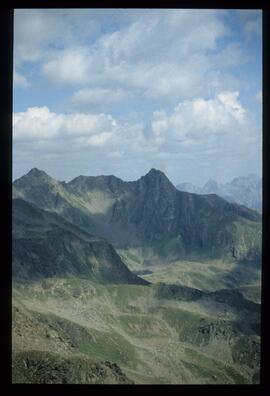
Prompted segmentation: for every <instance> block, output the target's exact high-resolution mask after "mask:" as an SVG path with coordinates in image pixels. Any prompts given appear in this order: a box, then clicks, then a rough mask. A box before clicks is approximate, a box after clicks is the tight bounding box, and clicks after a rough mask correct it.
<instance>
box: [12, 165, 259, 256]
mask: <svg viewBox="0 0 270 396" xmlns="http://www.w3.org/2000/svg"><path fill="white" fill-rule="evenodd" d="M13 193H14V197H21V198H23V199H25V200H27V201H29V202H32V203H34V204H35V205H37V206H39V207H40V208H42V209H46V210H49V211H52V212H56V213H58V214H60V215H62V216H64V217H65V218H66V219H67V220H69V221H70V222H72V223H73V224H76V225H77V226H79V227H82V228H84V229H85V230H87V231H88V232H90V233H91V234H94V235H98V236H101V237H104V238H106V239H107V240H108V241H109V242H110V243H113V244H114V245H115V246H116V247H128V246H141V247H151V248H152V249H154V250H155V252H156V253H157V254H159V255H160V256H163V257H168V256H170V257H200V258H203V257H228V258H231V259H236V260H246V259H249V260H255V259H258V260H259V258H260V236H261V216H260V215H259V214H258V213H257V212H255V211H253V210H250V209H247V208H245V207H243V206H239V205H236V204H232V203H229V202H227V201H225V200H224V199H222V198H220V197H219V196H217V195H214V194H209V195H198V194H191V193H187V192H182V191H178V190H177V189H176V188H175V187H174V186H173V184H172V183H171V182H170V181H169V179H168V178H167V177H166V176H165V174H164V173H162V172H160V171H158V170H155V169H151V171H150V172H149V173H147V174H146V175H145V176H143V177H141V178H140V179H139V180H137V181H133V182H124V181H122V180H121V179H119V178H117V177H115V176H97V177H93V176H79V177H77V178H75V179H74V180H72V181H70V182H69V183H65V182H59V181H57V180H54V179H53V178H51V177H50V176H48V175H47V174H46V173H45V172H43V171H39V170H37V169H32V170H31V171H30V172H29V173H28V174H27V175H25V176H23V177H21V178H20V179H18V180H16V181H15V182H14V183H13Z"/></svg>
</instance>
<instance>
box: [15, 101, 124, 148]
mask: <svg viewBox="0 0 270 396" xmlns="http://www.w3.org/2000/svg"><path fill="white" fill-rule="evenodd" d="M116 129H117V124H116V121H115V120H114V119H113V118H112V117H111V116H109V115H105V114H80V113H74V114H57V113H54V112H51V111H50V110H49V109H48V107H46V106H45V107H30V108H28V109H27V111H25V112H20V113H15V114H14V115H13V131H14V140H15V141H25V140H26V141H27V140H28V141H33V142H39V141H41V142H43V141H47V140H52V139H59V138H60V139H67V140H69V141H71V140H74V142H75V143H78V144H87V145H94V146H95V145H99V146H102V145H103V144H105V143H106V141H107V140H109V138H110V137H111V136H112V135H113V133H114V132H115V131H116Z"/></svg>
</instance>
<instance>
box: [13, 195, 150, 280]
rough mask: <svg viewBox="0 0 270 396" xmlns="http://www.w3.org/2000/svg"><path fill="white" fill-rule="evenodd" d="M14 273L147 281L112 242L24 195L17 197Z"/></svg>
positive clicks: (16, 275)
mask: <svg viewBox="0 0 270 396" xmlns="http://www.w3.org/2000/svg"><path fill="white" fill-rule="evenodd" d="M12 232H13V235H12V253H13V260H12V261H13V277H14V278H15V279H29V278H30V279H37V278H40V277H55V276H58V277H59V276H67V277H69V276H79V277H84V278H88V279H92V280H97V281H99V282H105V283H132V284H147V282H146V281H144V280H143V279H141V278H139V277H138V276H136V275H135V274H133V273H132V272H130V271H129V269H128V268H127V267H126V266H125V264H124V263H123V262H122V260H121V259H120V257H119V256H118V254H117V253H116V252H115V250H114V248H113V247H112V245H110V244H108V243H107V242H106V241H105V240H104V239H101V238H97V237H95V236H92V235H90V234H88V233H87V232H85V231H83V230H81V229H80V228H78V227H77V226H74V225H73V224H71V223H69V222H68V221H66V220H64V219H63V218H62V217H61V216H59V215H57V214H55V213H50V212H46V211H44V210H42V209H40V208H37V207H35V206H33V205H32V204H29V203H28V202H26V201H24V200H22V199H14V200H13V227H12Z"/></svg>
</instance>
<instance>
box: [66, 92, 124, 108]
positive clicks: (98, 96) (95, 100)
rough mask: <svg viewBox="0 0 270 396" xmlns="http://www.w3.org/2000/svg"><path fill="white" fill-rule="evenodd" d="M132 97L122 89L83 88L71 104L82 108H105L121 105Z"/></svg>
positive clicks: (74, 95)
mask: <svg viewBox="0 0 270 396" xmlns="http://www.w3.org/2000/svg"><path fill="white" fill-rule="evenodd" d="M131 96H132V95H131V93H129V92H128V91H126V90H124V89H120V88H82V89H80V90H78V91H76V92H75V93H74V94H73V96H72V98H71V103H73V104H75V105H76V106H80V107H84V106H88V108H98V107H103V108H105V107H107V106H113V105H116V104H118V103H121V102H123V101H124V100H127V99H129V98H130V97H131Z"/></svg>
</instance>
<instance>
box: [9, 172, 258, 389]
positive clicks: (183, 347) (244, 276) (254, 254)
mask: <svg viewBox="0 0 270 396" xmlns="http://www.w3.org/2000/svg"><path fill="white" fill-rule="evenodd" d="M12 221H13V227H12V255H13V257H12V258H13V260H12V268H13V269H12V271H13V288H12V301H13V313H12V315H13V316H12V324H13V326H12V328H13V335H12V347H13V356H12V365H13V370H12V375H13V382H14V383H81V384H82V383H91V384H92V383H124V384H126V383H129V384H133V383H138V384H142V383H146V384H159V383H161V384H162V383H163V384H164V383H165V384H168V383H174V384H179V383H188V384H190V383H200V384H203V383H208V384H213V383H241V384H242V383H258V381H259V370H260V259H261V256H260V255H261V215H260V214H259V212H258V211H256V210H252V209H249V208H247V207H245V206H243V205H238V204H234V203H230V202H228V201H226V200H225V199H223V198H221V197H219V196H218V195H216V194H204V195H201V194H197V193H189V192H183V191H178V190H177V189H176V188H175V187H174V185H173V184H172V183H171V182H170V180H169V179H168V178H167V177H166V175H165V174H164V173H163V172H160V171H159V170H156V169H151V170H150V172H148V173H147V174H146V175H145V176H142V177H141V178H140V179H138V180H136V181H131V182H125V181H123V180H121V179H119V178H117V177H115V176H113V175H110V176H96V177H93V176H78V177H76V178H75V179H73V180H71V181H70V182H63V181H58V180H55V179H54V178H52V177H50V176H49V175H47V174H46V173H45V172H44V171H41V170H38V169H32V170H31V171H30V172H29V173H28V174H26V175H25V176H23V177H21V178H19V179H18V180H16V181H14V183H13V211H12ZM136 274H137V275H136ZM138 275H140V276H138Z"/></svg>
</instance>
